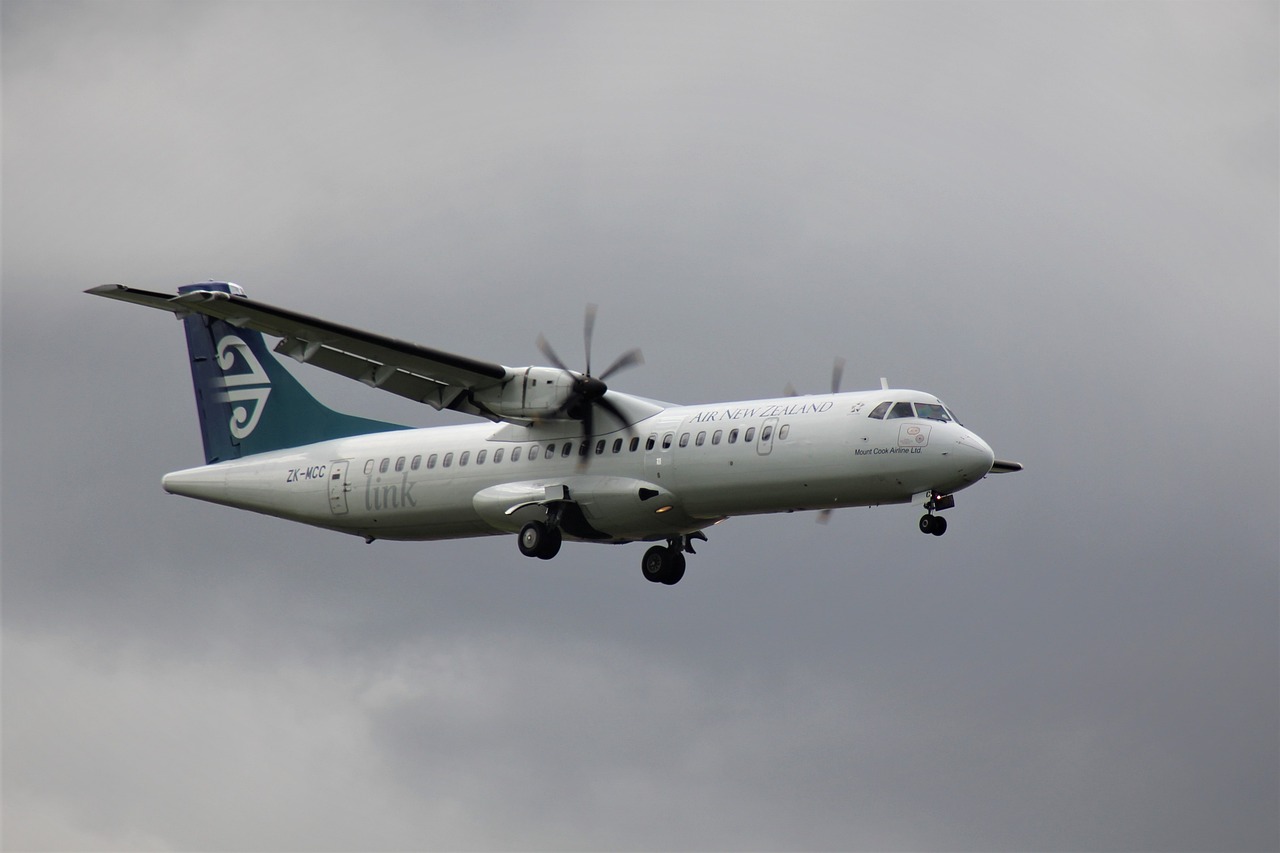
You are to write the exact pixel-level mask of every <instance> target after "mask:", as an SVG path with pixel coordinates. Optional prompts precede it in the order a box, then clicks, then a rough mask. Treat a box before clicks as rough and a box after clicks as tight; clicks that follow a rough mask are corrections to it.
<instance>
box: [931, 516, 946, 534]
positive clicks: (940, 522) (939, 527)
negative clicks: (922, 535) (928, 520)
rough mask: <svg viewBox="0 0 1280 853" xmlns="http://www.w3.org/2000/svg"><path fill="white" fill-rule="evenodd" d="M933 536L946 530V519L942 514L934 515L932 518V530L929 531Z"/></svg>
mask: <svg viewBox="0 0 1280 853" xmlns="http://www.w3.org/2000/svg"><path fill="white" fill-rule="evenodd" d="M929 532H930V533H932V534H933V535H934V536H941V535H942V534H944V533H946V532H947V520H946V519H945V518H943V517H942V516H940V515H939V516H935V517H934V519H933V530H930V531H929Z"/></svg>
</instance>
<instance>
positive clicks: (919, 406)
mask: <svg viewBox="0 0 1280 853" xmlns="http://www.w3.org/2000/svg"><path fill="white" fill-rule="evenodd" d="M916 415H917V416H918V417H921V418H924V419H926V420H930V421H949V420H951V416H950V415H949V414H947V409H946V407H945V406H941V405H937V404H935V403H916Z"/></svg>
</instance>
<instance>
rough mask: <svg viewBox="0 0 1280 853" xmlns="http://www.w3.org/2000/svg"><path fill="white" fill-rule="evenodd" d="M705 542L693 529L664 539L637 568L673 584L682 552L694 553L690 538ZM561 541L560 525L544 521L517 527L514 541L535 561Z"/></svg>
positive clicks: (552, 552) (681, 567) (682, 563)
mask: <svg viewBox="0 0 1280 853" xmlns="http://www.w3.org/2000/svg"><path fill="white" fill-rule="evenodd" d="M695 539H701V540H702V541H703V542H706V541H707V537H706V534H704V533H703V532H702V531H700V530H699V531H695V532H693V533H689V534H687V535H684V536H678V537H676V538H674V539H669V540H667V544H666V545H654V546H653V547H652V548H650V549H649V550H648V551H645V552H644V559H643V560H641V561H640V568H641V570H642V571H643V572H644V577H645V580H648V581H652V582H653V583H662V584H666V585H667V586H674V585H675V584H678V583H680V579H681V578H683V577H684V567H685V558H684V555H685V554H693V553H695V552H694V550H693V541H694V540H695ZM563 541H564V537H563V535H562V534H561V533H560V528H559V527H557V526H556V525H554V524H548V523H547V522H545V521H530V522H529V523H528V524H526V525H525V526H524V527H522V528H520V537H519V540H518V544H519V546H520V553H521V554H524V555H525V556H526V557H537V558H538V559H539V560H550V559H551V558H552V557H554V556H555V555H556V554H559V553H560V545H561V544H562V542H563Z"/></svg>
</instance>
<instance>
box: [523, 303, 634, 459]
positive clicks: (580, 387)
mask: <svg viewBox="0 0 1280 853" xmlns="http://www.w3.org/2000/svg"><path fill="white" fill-rule="evenodd" d="M596 310H597V309H596V306H595V305H594V304H591V305H588V306H587V311H586V316H585V317H584V318H583V323H582V341H583V345H584V348H585V350H586V357H587V369H586V371H584V372H582V373H579V372H578V371H576V370H572V369H570V368H569V367H568V366H567V365H566V364H565V363H564V361H563V360H562V359H561V358H560V356H559V355H557V354H556V351H555V350H554V349H552V348H551V344H550V342H549V341H547V339H546V337H545V336H543V335H538V349H539V350H541V351H542V354H543V355H544V356H546V357H547V360H548V361H550V362H551V363H552V364H553V365H555V366H556V367H558V368H560V369H561V370H563V371H564V372H565V373H567V374H569V376H570V378H571V379H572V385H571V387H570V390H569V396H568V398H567V399H566V400H565V401H564V403H562V404H561V405H560V406H559V407H558V408H557V409H556V410H555V411H554V412H552V414H551V417H553V418H554V417H557V416H559V415H567V416H568V417H570V418H572V419H574V420H576V421H579V422H581V424H582V436H583V438H590V437H591V436H592V435H594V434H595V411H596V407H599V408H601V409H603V410H604V411H606V412H608V413H609V414H611V415H613V416H614V417H615V418H617V420H618V421H619V422H620V423H622V424H627V419H626V416H625V415H624V414H623V413H622V412H621V411H620V410H619V409H618V407H617V406H615V405H614V404H613V402H612V401H610V400H609V399H608V398H606V397H605V394H606V393H607V392H608V390H609V386H608V385H606V384H605V380H606V379H608V378H609V377H610V376H612V375H614V374H615V373H618V372H619V371H622V370H626V369H627V368H628V367H634V366H636V365H638V364H643V363H644V356H642V355H641V354H640V350H638V349H631V350H628V351H627V352H624V353H623V354H622V355H620V356H618V358H617V359H615V360H614V362H613V364H611V365H609V366H608V367H607V368H606V369H605V370H604V372H603V373H601V374H600V375H599V376H593V375H592V374H591V341H592V338H593V337H594V335H595V327H596ZM627 426H628V429H629V428H630V425H629V424H628V425H627Z"/></svg>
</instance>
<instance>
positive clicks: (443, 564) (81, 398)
mask: <svg viewBox="0 0 1280 853" xmlns="http://www.w3.org/2000/svg"><path fill="white" fill-rule="evenodd" d="M3 16H4V20H3V30H2V32H3V42H4V43H3V48H4V50H3V56H4V80H5V84H4V86H5V91H4V97H5V118H6V122H5V147H4V194H5V198H4V201H5V213H6V216H5V219H4V225H3V228H4V238H5V249H6V251H5V255H4V267H3V309H4V310H3V314H2V315H0V322H2V323H3V335H4V341H5V343H4V347H5V356H6V357H5V359H4V362H3V382H4V404H5V405H4V409H3V418H4V423H3V427H4V432H3V442H4V451H5V452H4V459H5V464H4V469H3V477H4V479H3V499H4V514H3V525H4V537H3V557H4V560H3V567H4V584H5V596H4V600H3V617H4V640H5V643H4V668H3V678H4V691H3V697H4V714H5V729H4V749H5V762H4V769H3V773H4V788H5V802H4V843H5V846H7V847H13V848H15V849H156V848H203V849H212V848H225V849H243V848H253V849H337V848H344V849H351V848H362V849H363V848H370V849H390V848H397V849H405V848H412V849H419V848H513V847H521V848H525V847H531V848H557V849H559V848H565V847H573V848H598V847H609V848H617V847H645V848H672V849H677V848H679V849H688V848H725V847H734V848H788V849H799V848H823V849H832V848H839V849H850V848H852V849H944V848H945V849H1064V848H1069V849H1168V850H1174V849H1188V850H1189V849H1205V848H1215V849H1260V848H1261V849H1271V848H1274V847H1276V846H1277V833H1278V832H1280V827H1277V824H1276V821H1275V796H1276V792H1277V790H1280V779H1278V778H1277V771H1276V768H1277V766H1280V761H1278V760H1277V758H1278V755H1277V747H1276V742H1275V737H1274V734H1275V731H1276V730H1277V725H1280V685H1278V683H1277V675H1276V673H1277V672H1278V671H1280V670H1278V668H1277V665H1276V664H1277V651H1276V649H1277V645H1276V638H1277V636H1278V635H1280V624H1278V623H1277V615H1276V614H1277V612H1280V611H1278V610H1277V608H1276V606H1275V605H1276V602H1277V601H1278V600H1280V590H1278V589H1277V585H1278V581H1277V576H1276V573H1275V567H1276V565H1277V561H1280V542H1278V541H1277V537H1276V533H1275V531H1274V529H1273V525H1271V524H1269V523H1268V521H1269V520H1271V519H1274V518H1275V517H1277V515H1280V505H1278V503H1277V497H1276V495H1275V494H1274V489H1271V488H1268V486H1267V484H1269V483H1272V482H1274V481H1275V480H1276V475H1277V474H1280V450H1278V449H1277V445H1276V442H1275V441H1274V436H1275V424H1276V423H1277V421H1280V399H1278V398H1280V383H1278V382H1277V381H1276V366H1277V364H1278V363H1280V345H1278V342H1277V329H1276V325H1275V318H1276V316H1277V315H1278V314H1280V287H1278V286H1277V282H1278V276H1277V269H1276V263H1275V259H1276V257H1277V236H1276V235H1277V233H1280V211H1278V208H1280V205H1278V204H1277V198H1276V192H1275V186H1276V179H1277V174H1278V173H1280V168H1278V167H1280V156H1277V149H1276V144H1275V139H1276V132H1277V131H1276V128H1277V112H1278V111H1277V108H1276V103H1277V90H1278V88H1280V87H1278V85H1277V76H1276V71H1275V55H1276V45H1275V38H1274V34H1275V22H1276V13H1275V10H1274V8H1272V7H1271V6H1268V5H1265V4H1262V5H1257V4H1247V3H1239V4H1231V5H1229V6H1223V5H1220V4H1215V5H1208V4H1194V3H1191V4H1179V5H1177V6H1159V5H1154V6H1143V5H1127V6H1091V5H1074V4H1061V5H1035V6H1028V7H1009V6H1007V5H1004V4H983V3H973V4H961V5H947V6H920V5H906V6H901V5H880V4H857V5H848V6H840V5H831V6H812V7H796V6H787V7H782V6H752V7H740V8H735V9H734V10H733V14H726V12H725V10H723V9H719V8H717V7H713V6H643V5H628V6H601V7H578V6H560V5H549V6H548V5H543V6H533V7H523V6H521V7H515V6H492V5H477V4H458V5H438V4H437V5H419V4H396V3H391V4H360V5H350V4H329V3H308V4H259V3H237V4H197V5H192V4H171V5H154V4H129V3H125V4H118V3H106V4H101V3H99V4H52V5H51V4H43V3H12V2H10V3H6V4H4V7H3ZM205 278H229V279H232V280H237V281H239V282H240V283H241V284H243V285H244V286H246V287H247V288H248V289H249V292H250V293H251V295H253V296H256V297H260V298H262V299H264V300H265V301H269V302H272V303H275V304H281V305H287V306H291V307H296V308H298V309H299V310H303V311H307V312H309V313H314V314H316V315H318V316H324V317H331V318H333V319H337V320H341V321H343V322H347V323H350V324H352V325H355V326H359V327H364V328H369V329H373V330H376V331H380V332H384V333H388V334H393V335H396V336H399V337H403V338H406V339H409V340H415V341H419V342H421V343H424V344H428V345H431V346H435V347H439V348H442V349H445V350H450V351H457V352H460V353H464V354H467V355H472V356H476V357H480V358H486V359H494V360H498V361H501V362H503V363H507V364H524V363H528V362H529V361H531V360H534V359H537V358H539V356H538V355H537V354H536V352H537V351H536V348H535V347H534V340H535V338H536V337H537V334H538V333H539V332H544V333H545V334H546V335H547V336H548V337H549V338H550V339H551V340H552V341H553V342H554V343H555V345H556V347H557V349H559V350H560V352H561V354H562V355H565V357H566V359H568V360H569V361H570V362H576V361H577V360H578V358H579V356H578V354H577V351H576V341H577V340H579V335H580V334H581V322H582V306H583V305H584V304H585V303H587V302H598V303H600V305H601V312H600V319H599V324H598V326H597V334H596V341H595V346H596V352H595V359H596V360H597V361H601V363H604V362H607V361H608V360H609V359H611V358H612V357H613V356H614V355H616V354H617V353H619V352H621V351H623V350H624V349H626V348H628V347H631V346H640V347H642V348H643V349H644V351H645V355H646V364H645V366H644V367H643V368H642V369H637V370H634V371H630V372H628V373H627V374H625V375H624V376H622V377H619V379H618V383H620V384H619V386H618V387H621V388H623V389H625V390H628V391H631V392H634V393H639V394H644V395H648V396H652V397H656V398H659V399H671V400H676V401H696V400H712V399H743V398H752V397H759V396H769V395H774V394H777V393H780V392H781V390H782V388H783V387H784V386H785V385H786V383H787V382H792V383H793V384H794V385H796V386H797V387H799V388H801V389H804V390H821V389H823V388H825V386H826V383H827V382H828V377H829V371H830V365H831V359H832V358H833V356H836V355H842V356H845V357H847V358H848V359H849V363H848V367H847V369H846V371H845V386H846V387H848V388H855V387H877V383H878V379H879V377H880V376H885V375H887V376H889V378H890V379H891V381H893V382H894V383H895V384H901V385H907V386H916V387H922V388H928V389H930V390H932V391H935V392H936V393H939V394H940V395H942V397H943V398H944V399H946V400H947V402H948V403H949V404H950V405H952V406H953V407H954V408H955V409H956V410H957V411H958V413H959V414H960V416H961V418H962V419H963V420H964V421H965V422H966V423H967V424H969V425H970V426H972V427H973V428H974V429H975V430H977V431H978V432H979V433H980V434H982V435H983V436H984V437H985V438H987V439H988V440H990V441H991V442H992V443H993V444H994V445H995V446H996V449H997V452H998V454H999V455H1000V456H1002V457H1008V458H1014V459H1019V460H1020V461H1023V462H1025V463H1027V465H1028V469H1027V471H1026V472H1024V473H1022V474H1019V475H1016V476H1005V477H993V478H990V479H989V481H987V482H984V483H982V484H980V485H979V486H978V487H976V488H975V489H973V490H971V491H969V492H966V493H965V494H964V495H962V496H961V500H960V505H959V506H958V507H957V508H956V510H954V511H953V512H954V515H953V516H952V519H953V520H952V524H951V529H950V531H949V532H948V534H947V536H946V538H945V539H943V540H936V541H935V540H933V538H932V537H921V536H920V535H919V534H918V533H916V532H915V530H914V514H913V513H911V512H908V511H906V510H904V509H902V508H882V509H874V510H859V511H853V510H850V511H843V512H840V513H837V514H836V515H835V516H834V518H833V519H832V521H831V523H830V524H828V525H826V526H825V527H820V526H818V525H815V524H814V523H813V520H812V518H810V517H807V516H804V515H795V516H778V517H761V518H744V519H733V520H730V521H729V522H727V523H725V524H724V525H721V526H719V527H717V528H715V530H714V531H712V534H713V535H712V536H711V541H710V542H708V543H707V544H706V545H705V546H700V547H699V554H698V556H697V557H695V558H691V561H690V567H689V573H688V575H687V576H686V578H685V580H684V581H683V582H682V583H681V584H680V586H679V587H677V588H674V589H668V588H662V589H656V588H654V587H653V586H652V585H650V584H646V583H644V582H643V580H642V579H641V577H640V570H639V566H638V565H637V563H638V562H639V554H640V551H641V550H642V549H635V550H633V549H632V548H625V547H624V548H599V547H588V546H572V545H570V546H566V548H565V549H564V551H563V552H562V553H561V555H560V556H558V557H557V558H556V560H554V561H550V562H547V563H545V564H541V563H540V564H539V565H537V566H533V565H531V564H530V563H529V561H527V560H524V559H523V558H521V557H520V556H519V555H518V554H517V552H516V549H515V548H514V545H513V544H512V542H511V541H510V540H509V538H497V539H491V540H476V541H463V542H439V543H417V544H403V543H385V542H378V543H375V544H374V545H372V546H366V545H364V544H363V543H362V542H360V541H359V540H357V539H354V538H349V537H343V536H340V535H338V534H334V533H329V532H325V531H317V530H310V529H307V528H302V527H298V526H293V525H289V524H286V523H284V522H280V521H276V520H272V519H266V518H263V517H259V516H253V515H250V514H247V513H238V512H235V511H233V510H229V509H225V508H220V507H213V506H207V505H202V504H197V503H195V502H191V501H184V500H181V499H178V498H173V497H170V496H167V495H165V494H163V493H162V492H161V490H160V489H159V478H160V476H161V475H162V474H163V473H164V472H165V471H168V470H173V469H176V468H181V467H185V466H187V465H189V464H191V463H192V461H193V460H195V459H197V458H198V453H199V438H198V433H197V430H196V427H195V423H194V418H193V412H192V406H191V391H190V385H189V380H188V376H187V370H186V368H185V367H184V366H183V364H182V358H183V354H182V341H181V336H180V334H179V333H178V327H177V326H176V324H173V323H172V322H171V321H169V320H168V318H165V317H159V316H152V315H150V314H148V312H142V311H138V310H136V309H132V308H130V307H129V306H123V305H114V304H108V303H105V302H104V301H103V300H93V299H89V298H88V297H85V296H83V295H82V293H81V291H82V290H83V289H84V288H86V287H89V286H92V285H94V284H99V283H103V282H106V281H113V280H116V281H123V282H126V283H131V284H136V285H139V286H143V287H149V288H154V289H170V288H173V287H176V286H177V285H179V284H184V283H187V282H189V281H198V280H201V279H205ZM313 372H314V373H317V374H319V372H315V371H313ZM313 372H308V371H305V370H299V371H298V375H299V376H300V377H301V378H302V379H303V381H304V382H306V383H307V384H308V386H310V387H313V388H315V389H317V393H318V394H319V395H320V396H321V397H322V398H323V399H325V401H326V402H329V403H332V404H333V405H334V406H336V407H338V408H341V409H344V410H348V411H353V412H358V413H360V414H364V415H367V416H370V417H377V418H384V419H388V420H396V421H404V422H410V423H421V424H428V425H430V424H437V423H442V422H445V421H446V420H447V419H446V418H443V417H440V416H438V415H436V414H435V413H433V412H425V411H422V410H421V408H420V407H414V406H412V405H411V404H408V403H407V402H405V401H403V400H399V399H396V398H392V396H391V395H386V394H381V393H380V392H376V391H373V390H370V389H366V388H365V387H364V386H359V385H357V384H356V383H348V382H345V381H343V380H341V379H338V378H335V377H330V376H327V375H311V374H312V373H313Z"/></svg>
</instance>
